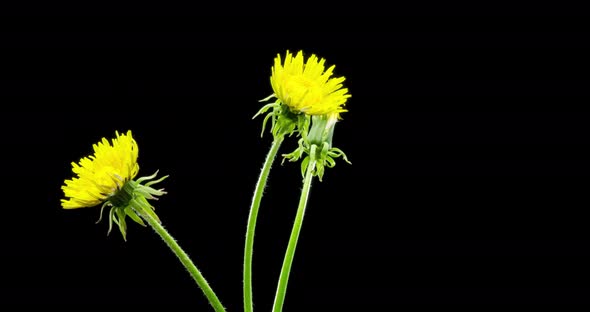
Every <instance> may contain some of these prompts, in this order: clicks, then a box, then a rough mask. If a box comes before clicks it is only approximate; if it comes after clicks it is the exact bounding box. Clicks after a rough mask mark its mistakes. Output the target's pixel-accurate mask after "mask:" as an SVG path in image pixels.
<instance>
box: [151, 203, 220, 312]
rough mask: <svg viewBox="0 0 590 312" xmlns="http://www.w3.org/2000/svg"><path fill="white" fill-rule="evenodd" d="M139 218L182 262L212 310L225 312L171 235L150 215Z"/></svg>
mask: <svg viewBox="0 0 590 312" xmlns="http://www.w3.org/2000/svg"><path fill="white" fill-rule="evenodd" d="M141 216H142V217H143V218H144V219H145V220H146V221H147V222H148V224H149V225H150V226H151V227H152V228H153V229H154V231H155V232H156V233H158V235H160V237H161V238H162V240H163V241H164V242H165V243H166V244H167V245H168V247H170V249H171V250H172V252H173V253H174V254H175V255H176V256H177V257H178V259H179V260H180V262H182V264H183V265H184V267H185V268H186V270H187V271H188V272H189V273H190V275H191V276H192V278H193V279H194V280H195V282H197V285H199V287H200V288H201V290H203V293H204V294H205V296H207V299H209V303H210V304H211V305H212V306H213V309H215V311H216V312H225V308H224V307H223V305H222V304H221V301H219V298H217V295H215V293H214V292H213V289H211V286H209V284H208V283H207V281H206V280H205V278H204V277H203V275H202V274H201V272H200V271H199V269H197V267H196V266H195V264H194V263H193V262H192V260H191V259H190V258H189V256H188V255H187V254H186V252H184V250H182V248H180V245H178V243H177V242H176V240H175V239H174V238H173V237H172V235H170V233H168V231H167V230H166V229H165V228H164V227H163V226H162V225H161V224H160V222H158V220H156V219H155V218H154V217H153V216H152V215H150V214H148V213H142V214H141Z"/></svg>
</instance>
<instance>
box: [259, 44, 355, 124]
mask: <svg viewBox="0 0 590 312" xmlns="http://www.w3.org/2000/svg"><path fill="white" fill-rule="evenodd" d="M325 62H326V61H325V60H324V59H323V58H322V59H318V57H317V56H316V55H314V54H312V55H311V56H310V57H309V58H308V59H307V61H306V62H304V60H303V52H302V51H299V52H298V53H297V55H295V57H293V55H292V54H291V53H290V52H289V51H287V53H286V56H285V61H284V62H282V60H281V56H280V55H277V57H276V58H275V62H274V66H273V67H272V75H271V77H270V83H271V85H272V89H273V90H274V94H275V96H276V97H277V98H278V99H279V100H280V101H281V102H282V103H284V104H285V105H287V106H288V107H289V108H290V109H291V110H292V111H294V112H299V113H305V114H307V115H325V114H332V113H336V114H340V113H342V112H346V109H344V104H345V103H346V100H347V99H348V98H349V97H350V94H348V89H347V88H343V87H342V82H344V80H345V78H344V77H337V78H336V77H331V76H332V73H333V71H334V67H335V66H334V65H332V66H330V67H329V68H328V69H327V70H326V69H325V66H324V64H325Z"/></svg>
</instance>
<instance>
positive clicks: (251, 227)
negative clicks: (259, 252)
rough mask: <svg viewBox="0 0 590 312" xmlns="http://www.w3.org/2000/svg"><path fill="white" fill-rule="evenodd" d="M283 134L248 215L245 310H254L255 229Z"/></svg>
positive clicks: (267, 162)
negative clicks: (253, 259)
mask: <svg viewBox="0 0 590 312" xmlns="http://www.w3.org/2000/svg"><path fill="white" fill-rule="evenodd" d="M283 138H284V137H283V136H278V137H277V138H275V140H274V141H273V142H272V145H271V147H270V150H269V151H268V154H267V155H266V160H265V161H264V165H263V166H262V171H261V172H260V176H259V177H258V182H257V183H256V189H255V191H254V197H253V199H252V205H251V206H250V215H249V216H248V226H247V228H246V245H245V247H244V311H245V312H252V311H253V310H254V303H253V300H252V253H253V248H254V231H255V229H256V219H257V218H258V208H259V207H260V201H261V200H262V193H263V192H264V188H265V186H266V180H267V178H268V174H269V173H270V168H271V167H272V163H273V161H274V159H275V156H276V155H277V152H278V151H279V147H280V146H281V143H282V142H283Z"/></svg>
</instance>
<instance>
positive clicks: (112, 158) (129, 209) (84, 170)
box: [61, 131, 167, 238]
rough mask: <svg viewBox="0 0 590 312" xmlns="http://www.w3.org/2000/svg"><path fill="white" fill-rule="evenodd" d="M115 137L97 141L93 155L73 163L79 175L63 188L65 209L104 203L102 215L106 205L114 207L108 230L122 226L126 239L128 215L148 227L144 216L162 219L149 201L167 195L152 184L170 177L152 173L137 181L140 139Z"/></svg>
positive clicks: (129, 133)
mask: <svg viewBox="0 0 590 312" xmlns="http://www.w3.org/2000/svg"><path fill="white" fill-rule="evenodd" d="M115 134H116V138H114V139H112V142H109V141H108V140H107V139H106V138H103V139H102V140H101V141H100V142H99V143H97V144H94V145H93V148H94V154H93V155H90V156H88V157H84V158H82V159H81V160H80V161H79V163H75V162H73V163H72V171H73V173H74V174H75V175H76V177H74V178H72V179H71V180H65V182H64V183H65V185H63V186H62V190H63V192H64V195H65V197H66V199H62V200H61V206H62V208H64V209H74V208H83V207H93V206H96V205H99V204H102V208H101V210H100V218H99V220H98V221H100V220H101V219H102V211H103V210H104V208H105V207H107V206H108V207H111V210H110V212H109V233H110V231H111V228H112V225H113V222H114V223H115V224H117V225H118V226H119V230H120V231H121V234H123V238H126V231H127V224H126V221H125V218H126V217H130V218H131V219H132V220H133V221H135V222H137V223H139V224H141V225H143V226H145V224H144V223H143V221H142V217H145V216H146V215H149V216H151V217H152V218H154V219H156V220H159V218H158V216H157V215H156V214H155V213H154V211H153V210H154V207H153V206H152V205H150V203H149V202H148V201H147V200H148V199H157V197H156V196H160V195H163V194H165V192H164V191H163V190H162V189H160V190H157V189H154V188H152V187H150V185H153V184H155V183H158V182H160V181H162V180H164V179H165V178H167V176H164V177H162V178H160V179H158V180H154V181H149V182H147V183H145V185H143V184H142V182H144V181H148V180H152V179H154V178H155V177H156V174H157V172H156V173H155V174H153V175H151V176H148V177H141V178H139V179H137V180H134V178H135V176H136V175H137V173H138V171H139V165H138V164H137V157H138V148H137V142H135V140H134V139H133V137H132V136H131V131H127V133H126V134H119V132H115Z"/></svg>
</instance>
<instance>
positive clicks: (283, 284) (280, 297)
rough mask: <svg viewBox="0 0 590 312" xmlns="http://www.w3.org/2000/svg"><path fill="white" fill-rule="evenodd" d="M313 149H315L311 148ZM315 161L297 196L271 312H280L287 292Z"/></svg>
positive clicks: (308, 170)
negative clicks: (293, 220) (299, 194)
mask: <svg viewBox="0 0 590 312" xmlns="http://www.w3.org/2000/svg"><path fill="white" fill-rule="evenodd" d="M312 151H315V150H312ZM315 164H316V161H315V159H313V157H312V159H311V160H310V161H309V164H308V165H307V171H306V173H305V178H304V179H303V189H302V190H301V197H300V198H299V207H298V208H297V215H296V216H295V222H294V223H293V229H292V230H291V237H290V238H289V245H288V246H287V252H286V253H285V259H284V260H283V267H282V268H281V275H280V277H279V285H278V287H277V293H276V296H275V302H274V305H273V307H272V311H273V312H281V311H282V310H283V303H284V302H285V294H286V293H287V283H288V282H289V274H290V273H291V264H292V263H293V256H294V255H295V247H297V240H298V239H299V232H301V225H302V223H303V215H304V214H305V207H306V206H307V199H308V197H309V189H310V188H311V180H312V177H313V170H314V168H315Z"/></svg>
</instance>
